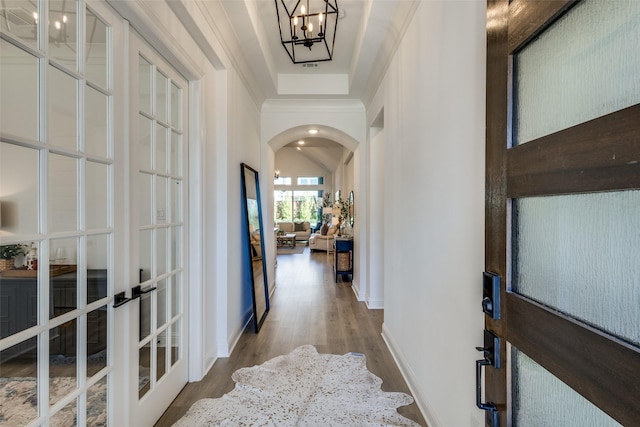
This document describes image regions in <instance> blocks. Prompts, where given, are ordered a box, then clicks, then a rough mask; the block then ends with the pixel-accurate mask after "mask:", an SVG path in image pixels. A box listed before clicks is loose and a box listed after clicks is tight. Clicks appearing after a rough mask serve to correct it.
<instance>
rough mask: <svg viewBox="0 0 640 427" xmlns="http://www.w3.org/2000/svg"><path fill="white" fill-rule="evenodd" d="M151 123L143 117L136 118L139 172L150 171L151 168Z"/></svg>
mask: <svg viewBox="0 0 640 427" xmlns="http://www.w3.org/2000/svg"><path fill="white" fill-rule="evenodd" d="M152 126H153V121H152V120H151V119H148V118H146V117H145V116H143V115H139V116H138V166H139V169H140V170H147V171H150V170H151V168H152V166H151V129H152Z"/></svg>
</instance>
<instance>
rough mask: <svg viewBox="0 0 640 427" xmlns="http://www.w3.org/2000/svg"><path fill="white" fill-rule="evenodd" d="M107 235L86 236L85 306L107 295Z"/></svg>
mask: <svg viewBox="0 0 640 427" xmlns="http://www.w3.org/2000/svg"><path fill="white" fill-rule="evenodd" d="M108 267H109V235H108V234H99V235H95V236H87V304H90V303H92V302H94V301H97V300H99V299H102V298H105V297H106V296H107V294H108V289H107V286H108V275H109V269H108Z"/></svg>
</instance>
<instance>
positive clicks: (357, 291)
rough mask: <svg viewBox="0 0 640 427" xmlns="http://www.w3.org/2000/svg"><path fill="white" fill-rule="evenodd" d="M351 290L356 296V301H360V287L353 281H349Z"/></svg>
mask: <svg viewBox="0 0 640 427" xmlns="http://www.w3.org/2000/svg"><path fill="white" fill-rule="evenodd" d="M351 290H352V291H353V294H354V295H355V296H356V300H358V301H362V297H361V296H360V285H359V284H358V282H356V281H355V280H352V281H351Z"/></svg>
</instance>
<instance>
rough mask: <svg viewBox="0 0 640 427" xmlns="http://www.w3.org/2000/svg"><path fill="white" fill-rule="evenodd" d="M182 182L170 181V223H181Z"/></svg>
mask: <svg viewBox="0 0 640 427" xmlns="http://www.w3.org/2000/svg"><path fill="white" fill-rule="evenodd" d="M181 184H182V181H181V180H179V179H172V180H171V222H173V223H176V222H181V221H182V186H181Z"/></svg>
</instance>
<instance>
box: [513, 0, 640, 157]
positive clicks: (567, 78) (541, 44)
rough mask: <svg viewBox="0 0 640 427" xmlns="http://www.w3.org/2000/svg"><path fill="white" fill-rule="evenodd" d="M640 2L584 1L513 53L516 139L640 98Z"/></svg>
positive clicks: (568, 124) (525, 139) (532, 136)
mask: <svg viewBox="0 0 640 427" xmlns="http://www.w3.org/2000/svg"><path fill="white" fill-rule="evenodd" d="M638 22H640V2H639V1H637V0H611V1H597V0H585V1H584V2H580V3H579V4H578V5H577V6H575V7H574V8H573V9H571V10H570V11H569V12H568V13H567V14H566V15H565V16H563V17H562V18H560V19H559V20H558V21H557V22H556V23H555V24H554V25H553V26H552V27H551V28H549V29H548V30H546V31H545V32H544V33H542V34H541V35H540V36H539V37H538V38H536V39H534V40H533V41H532V42H531V43H529V44H528V45H527V46H526V47H525V48H524V49H523V50H522V51H521V52H519V53H518V54H517V55H516V57H515V76H514V81H515V84H516V87H515V89H516V94H517V95H516V120H515V135H516V136H515V141H516V143H517V144H522V143H525V142H529V141H531V140H533V139H535V138H539V137H542V136H545V135H548V134H550V133H553V132H556V131H559V130H562V129H566V128H568V127H571V126H574V125H576V124H579V123H583V122H585V121H588V120H591V119H594V118H596V117H600V116H602V115H604V114H607V113H611V112H613V111H617V110H620V109H622V108H625V107H629V106H631V105H634V104H637V103H638V102H640V79H639V78H638V75H639V74H640V55H638V46H640V25H638Z"/></svg>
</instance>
